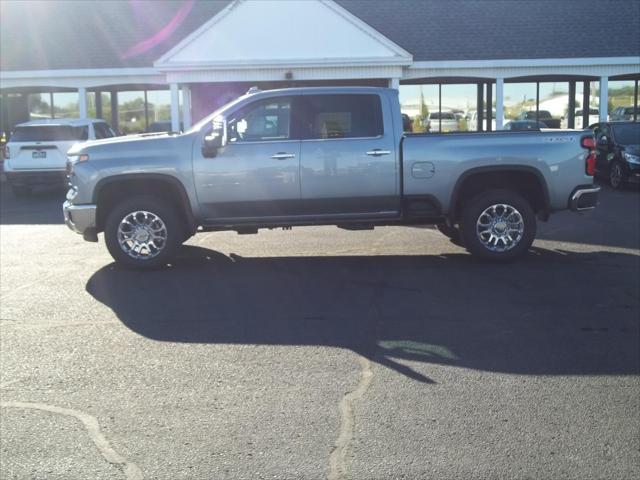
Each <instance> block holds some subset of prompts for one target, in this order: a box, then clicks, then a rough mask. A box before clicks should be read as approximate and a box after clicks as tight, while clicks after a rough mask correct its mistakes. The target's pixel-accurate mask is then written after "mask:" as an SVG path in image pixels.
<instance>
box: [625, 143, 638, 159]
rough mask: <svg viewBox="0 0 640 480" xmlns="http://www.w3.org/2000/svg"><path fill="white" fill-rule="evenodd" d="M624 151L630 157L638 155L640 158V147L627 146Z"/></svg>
mask: <svg viewBox="0 0 640 480" xmlns="http://www.w3.org/2000/svg"><path fill="white" fill-rule="evenodd" d="M622 150H623V151H625V152H627V153H628V154H630V155H637V156H639V157H640V145H625V146H624V147H622Z"/></svg>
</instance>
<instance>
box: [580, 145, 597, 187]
mask: <svg viewBox="0 0 640 480" xmlns="http://www.w3.org/2000/svg"><path fill="white" fill-rule="evenodd" d="M580 145H582V148H586V149H587V150H589V153H588V155H587V158H586V159H585V165H584V171H585V173H586V174H587V175H589V176H591V177H593V176H594V175H595V173H596V139H595V138H594V137H593V136H592V135H590V136H587V137H582V139H581V140H580Z"/></svg>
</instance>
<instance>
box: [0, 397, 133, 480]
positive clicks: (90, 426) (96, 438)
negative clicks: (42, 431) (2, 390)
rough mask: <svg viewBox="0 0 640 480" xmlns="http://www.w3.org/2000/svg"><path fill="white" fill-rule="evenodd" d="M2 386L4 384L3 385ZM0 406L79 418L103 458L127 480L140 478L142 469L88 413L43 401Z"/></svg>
mask: <svg viewBox="0 0 640 480" xmlns="http://www.w3.org/2000/svg"><path fill="white" fill-rule="evenodd" d="M3 386H4V385H3ZM0 407H3V408H22V409H30V410H40V411H43V412H50V413H55V414H58V415H64V416H67V417H73V418H75V419H77V420H80V422H82V424H83V425H84V427H85V428H86V430H87V434H88V435H89V438H91V440H92V441H93V443H94V444H95V446H96V448H97V449H98V451H99V452H100V454H101V455H102V456H103V457H104V459H105V460H106V461H107V462H109V463H111V464H112V465H115V466H117V467H120V468H122V471H123V472H124V475H125V477H127V479H128V480H142V479H143V475H142V470H140V468H139V467H138V466H137V465H136V464H135V463H133V462H131V461H129V460H127V459H126V458H124V457H123V456H122V455H120V454H119V453H118V452H116V451H115V450H114V449H113V448H112V447H111V444H110V443H109V441H108V440H107V439H106V438H105V436H104V435H103V434H102V432H101V431H100V424H99V423H98V420H97V419H96V418H95V417H94V416H92V415H89V414H88V413H84V412H81V411H79V410H72V409H70V408H61V407H56V406H54V405H47V404H44V403H31V402H0Z"/></svg>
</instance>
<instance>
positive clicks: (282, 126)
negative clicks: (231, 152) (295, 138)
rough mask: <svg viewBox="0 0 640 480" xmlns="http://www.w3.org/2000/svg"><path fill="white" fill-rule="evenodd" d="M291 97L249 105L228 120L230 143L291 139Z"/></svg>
mask: <svg viewBox="0 0 640 480" xmlns="http://www.w3.org/2000/svg"><path fill="white" fill-rule="evenodd" d="M290 128H291V99H290V98H288V97H286V98H282V97H281V98H273V99H267V100H262V101H259V102H256V103H252V104H250V105H248V106H247V107H246V108H243V109H241V110H240V111H238V112H237V113H234V114H232V115H231V117H230V118H229V120H228V122H227V136H228V140H229V142H230V143H240V142H258V141H270V140H273V141H277V140H289V139H290V138H291V133H290Z"/></svg>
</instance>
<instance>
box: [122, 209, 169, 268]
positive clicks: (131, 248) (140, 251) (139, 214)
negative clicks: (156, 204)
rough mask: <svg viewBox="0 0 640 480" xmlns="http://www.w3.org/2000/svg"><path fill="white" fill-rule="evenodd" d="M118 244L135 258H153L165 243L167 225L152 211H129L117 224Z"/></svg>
mask: <svg viewBox="0 0 640 480" xmlns="http://www.w3.org/2000/svg"><path fill="white" fill-rule="evenodd" d="M118 244H119V245H120V248H121V249H122V250H123V251H124V252H125V253H126V254H127V255H128V256H130V257H131V258H134V259H136V260H148V259H151V258H154V257H156V256H157V255H158V254H160V252H162V250H163V249H164V248H165V246H166V244H167V227H166V225H165V224H164V222H163V221H162V219H161V218H160V217H158V216H157V215H156V214H154V213H151V212H147V211H144V210H141V211H136V212H131V213H129V214H128V215H126V216H125V217H124V218H123V219H122V220H121V221H120V224H119V225H118Z"/></svg>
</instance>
